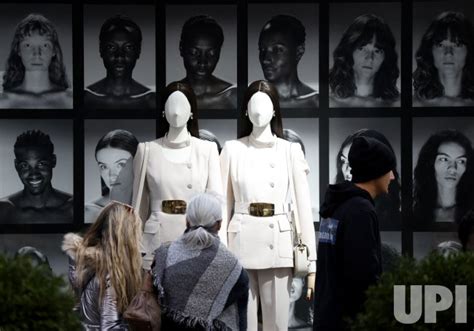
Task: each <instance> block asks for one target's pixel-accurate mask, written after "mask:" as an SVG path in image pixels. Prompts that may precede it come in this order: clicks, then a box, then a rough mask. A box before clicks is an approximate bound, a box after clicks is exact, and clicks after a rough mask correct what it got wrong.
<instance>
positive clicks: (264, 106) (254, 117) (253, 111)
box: [247, 91, 273, 128]
mask: <svg viewBox="0 0 474 331" xmlns="http://www.w3.org/2000/svg"><path fill="white" fill-rule="evenodd" d="M247 113H248V116H249V120H250V122H251V123H252V125H253V126H255V127H257V128H260V127H264V126H266V125H268V124H269V123H270V122H271V120H272V118H273V103H272V99H270V97H269V96H268V95H267V94H266V93H263V92H260V91H259V92H257V93H255V94H254V95H252V97H251V98H250V100H249V102H248V104H247Z"/></svg>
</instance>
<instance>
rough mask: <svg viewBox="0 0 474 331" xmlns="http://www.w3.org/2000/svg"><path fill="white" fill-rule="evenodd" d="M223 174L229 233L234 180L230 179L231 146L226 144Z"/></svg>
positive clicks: (223, 150)
mask: <svg viewBox="0 0 474 331" xmlns="http://www.w3.org/2000/svg"><path fill="white" fill-rule="evenodd" d="M220 159H221V160H220V161H221V174H222V188H223V192H224V194H225V197H226V202H225V216H226V217H227V220H228V223H227V224H226V227H225V231H227V225H228V224H229V222H230V220H231V219H232V214H233V212H234V203H235V199H234V191H233V189H232V180H231V177H230V155H229V144H228V143H226V144H225V145H224V148H223V149H222V152H221V156H220Z"/></svg>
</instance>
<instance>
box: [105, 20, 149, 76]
mask: <svg viewBox="0 0 474 331" xmlns="http://www.w3.org/2000/svg"><path fill="white" fill-rule="evenodd" d="M100 48H101V57H102V60H103V61H104V66H105V69H106V70H107V74H108V75H111V76H112V77H115V78H119V77H127V76H131V75H132V71H133V68H134V67H135V64H136V62H137V59H138V57H139V56H140V45H139V43H138V41H137V40H136V38H134V36H133V34H132V33H130V32H128V31H126V30H122V29H116V30H113V31H111V32H109V33H108V34H107V35H106V37H105V38H104V39H103V42H102V43H101V45H100Z"/></svg>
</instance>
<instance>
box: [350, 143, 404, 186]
mask: <svg viewBox="0 0 474 331" xmlns="http://www.w3.org/2000/svg"><path fill="white" fill-rule="evenodd" d="M349 166H350V167H351V173H352V182H354V183H364V182H368V181H370V180H372V179H376V178H379V177H381V176H383V175H385V174H386V173H387V172H389V171H390V170H395V167H396V161H395V155H394V154H393V152H392V151H391V150H390V148H389V147H388V146H387V145H385V144H384V143H382V142H380V141H378V140H377V139H374V138H370V137H356V138H355V139H354V141H353V142H352V146H351V149H350V150H349Z"/></svg>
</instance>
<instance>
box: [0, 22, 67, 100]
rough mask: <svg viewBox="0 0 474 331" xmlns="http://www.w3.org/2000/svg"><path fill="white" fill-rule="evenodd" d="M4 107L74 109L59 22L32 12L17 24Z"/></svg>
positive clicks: (8, 65) (4, 92)
mask: <svg viewBox="0 0 474 331" xmlns="http://www.w3.org/2000/svg"><path fill="white" fill-rule="evenodd" d="M0 108H72V90H71V85H70V83H69V81H68V78H67V75H66V68H65V66H64V62H63V53H62V50H61V45H60V44H59V37H58V32H57V31H56V27H55V25H54V24H53V23H52V22H51V21H50V20H49V19H47V18H46V17H44V16H43V15H41V14H30V15H28V16H27V17H25V18H24V19H23V20H22V21H21V22H20V23H19V24H18V25H17V27H16V30H15V33H14V36H13V41H12V43H11V48H10V54H9V56H8V60H7V63H6V69H5V74H4V76H3V93H2V94H1V95H0Z"/></svg>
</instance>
